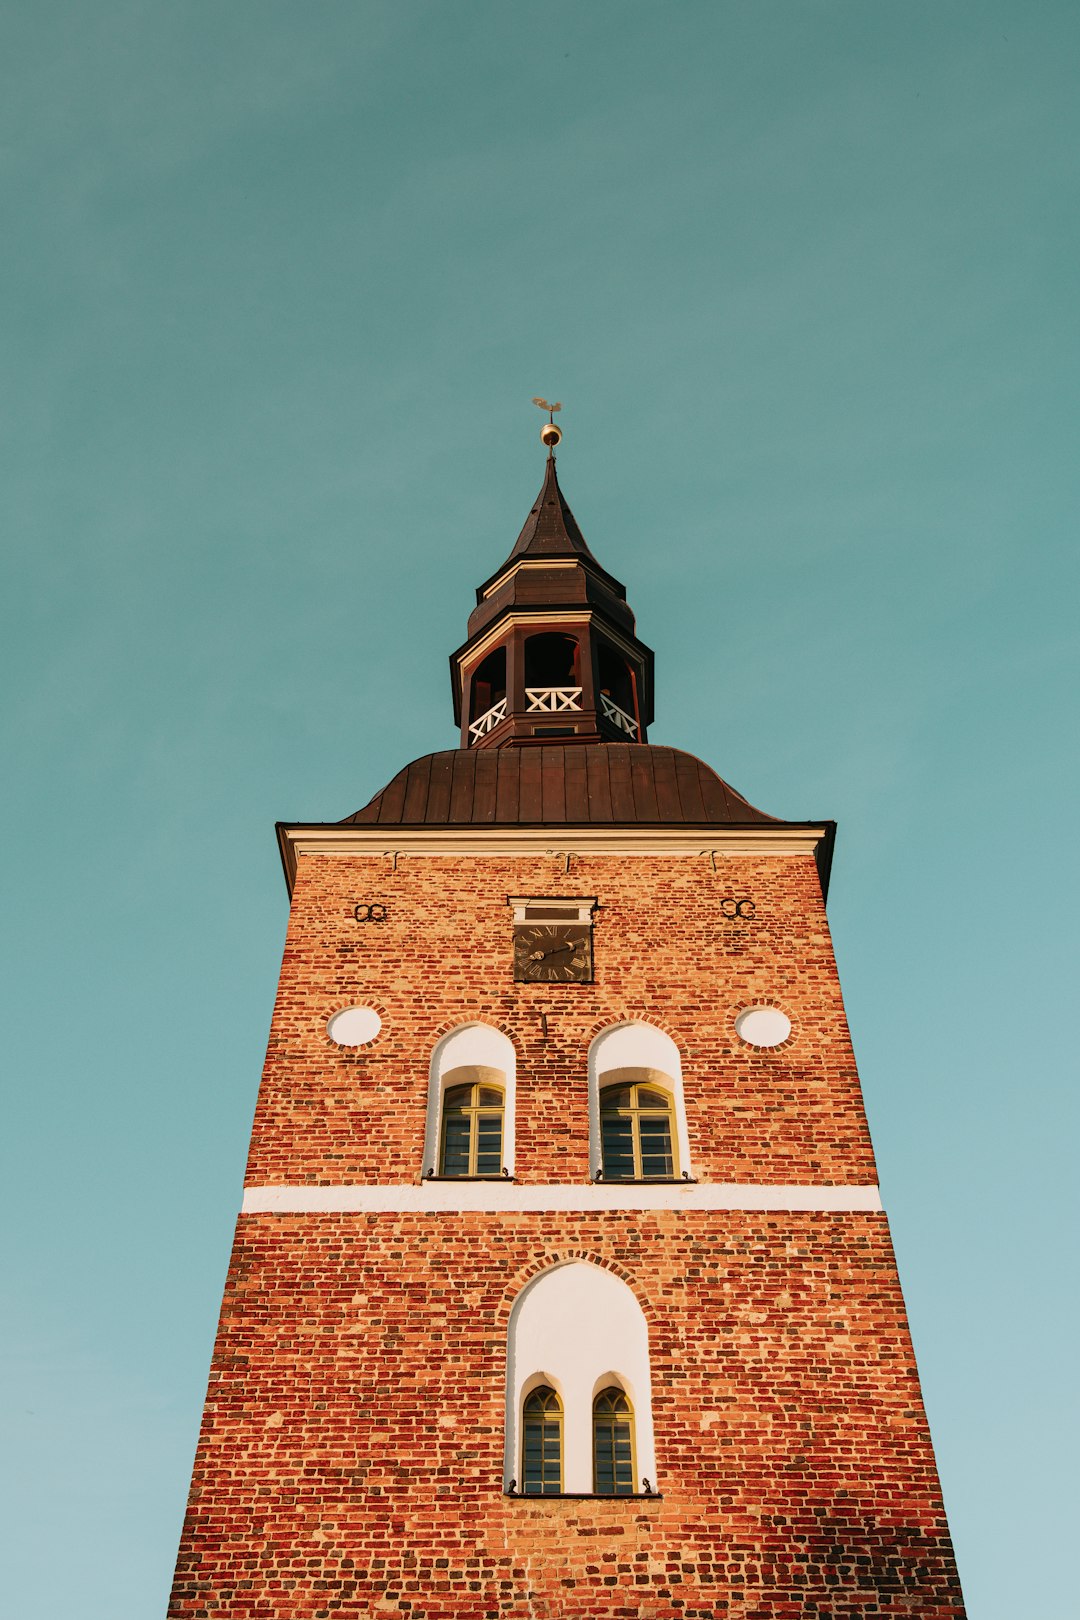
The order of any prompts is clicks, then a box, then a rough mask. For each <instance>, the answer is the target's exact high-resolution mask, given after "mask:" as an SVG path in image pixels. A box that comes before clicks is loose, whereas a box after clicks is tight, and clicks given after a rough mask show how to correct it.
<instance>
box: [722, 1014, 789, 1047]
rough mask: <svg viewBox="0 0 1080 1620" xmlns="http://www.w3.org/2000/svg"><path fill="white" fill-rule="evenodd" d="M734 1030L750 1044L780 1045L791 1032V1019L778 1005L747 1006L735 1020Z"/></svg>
mask: <svg viewBox="0 0 1080 1620" xmlns="http://www.w3.org/2000/svg"><path fill="white" fill-rule="evenodd" d="M735 1032H736V1034H737V1035H740V1036H741V1037H742V1039H743V1040H744V1041H746V1042H747V1043H748V1044H749V1045H750V1046H780V1045H781V1044H782V1043H783V1042H784V1041H786V1040H787V1038H788V1036H789V1035H790V1034H791V1019H790V1018H789V1017H788V1015H787V1013H782V1012H781V1011H780V1009H779V1007H747V1009H746V1011H745V1012H741V1013H740V1014H739V1016H738V1018H736V1020H735Z"/></svg>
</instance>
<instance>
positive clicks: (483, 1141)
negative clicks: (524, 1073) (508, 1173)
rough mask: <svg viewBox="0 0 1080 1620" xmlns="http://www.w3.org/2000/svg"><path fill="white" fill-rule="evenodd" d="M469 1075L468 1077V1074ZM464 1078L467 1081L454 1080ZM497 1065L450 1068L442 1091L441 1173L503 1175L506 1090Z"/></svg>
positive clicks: (445, 1174)
mask: <svg viewBox="0 0 1080 1620" xmlns="http://www.w3.org/2000/svg"><path fill="white" fill-rule="evenodd" d="M466 1076H467V1078H466ZM462 1079H464V1080H465V1083H464V1084H463V1085H461V1084H455V1082H457V1081H460V1080H462ZM501 1079H502V1075H501V1074H500V1072H499V1070H498V1069H487V1068H483V1067H481V1066H480V1065H475V1066H473V1067H472V1068H469V1069H451V1070H450V1071H449V1073H448V1074H447V1075H446V1082H447V1085H446V1090H445V1091H444V1093H443V1119H442V1142H441V1150H440V1153H439V1174H440V1176H500V1175H502V1167H503V1152H502V1145H503V1091H502V1086H501V1085H500V1084H499V1081H500V1080H501Z"/></svg>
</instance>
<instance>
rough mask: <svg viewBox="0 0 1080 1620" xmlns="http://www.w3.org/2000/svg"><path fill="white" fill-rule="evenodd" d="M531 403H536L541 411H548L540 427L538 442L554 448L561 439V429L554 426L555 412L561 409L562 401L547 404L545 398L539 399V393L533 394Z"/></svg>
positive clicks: (550, 448)
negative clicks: (546, 417) (545, 419)
mask: <svg viewBox="0 0 1080 1620" xmlns="http://www.w3.org/2000/svg"><path fill="white" fill-rule="evenodd" d="M533 404H534V405H538V406H539V407H540V409H541V410H542V411H547V413H548V419H547V421H546V422H545V423H544V425H543V427H542V428H541V429H540V442H541V444H546V445H547V447H548V449H549V450H554V448H555V446H556V445H557V444H558V443H559V442H560V440H561V439H562V429H561V428H558V427H556V426H555V412H556V411H561V410H562V401H561V400H556V401H555V403H554V405H549V404H548V402H547V400H546V399H541V398H540V397H539V395H537V394H534V395H533Z"/></svg>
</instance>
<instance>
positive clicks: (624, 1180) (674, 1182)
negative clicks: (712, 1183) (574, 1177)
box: [592, 1176, 698, 1187]
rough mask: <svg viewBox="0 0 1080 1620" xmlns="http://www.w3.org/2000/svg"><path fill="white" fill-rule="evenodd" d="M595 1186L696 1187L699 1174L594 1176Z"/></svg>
mask: <svg viewBox="0 0 1080 1620" xmlns="http://www.w3.org/2000/svg"><path fill="white" fill-rule="evenodd" d="M592 1180H593V1186H594V1187H696V1186H697V1184H698V1178H697V1176H593V1178H592Z"/></svg>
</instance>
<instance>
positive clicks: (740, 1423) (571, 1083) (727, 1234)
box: [169, 424, 963, 1620]
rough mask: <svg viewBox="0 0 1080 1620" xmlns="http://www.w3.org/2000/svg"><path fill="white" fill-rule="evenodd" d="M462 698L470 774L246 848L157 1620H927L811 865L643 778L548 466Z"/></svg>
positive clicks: (725, 803) (676, 768)
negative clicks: (250, 1058)
mask: <svg viewBox="0 0 1080 1620" xmlns="http://www.w3.org/2000/svg"><path fill="white" fill-rule="evenodd" d="M544 433H545V442H547V443H551V442H552V441H553V440H554V441H555V442H557V440H558V430H557V428H554V426H553V425H552V424H548V425H546V426H545V430H544ZM451 669H452V677H453V691H454V704H455V711H456V714H457V718H458V720H459V723H460V727H461V737H460V747H458V748H455V749H450V750H448V751H446V752H443V753H437V754H430V755H428V756H426V757H425V758H423V759H419V760H415V761H413V763H412V764H410V765H407V766H406V767H405V768H404V769H403V770H402V771H400V772H399V773H398V775H397V776H395V777H394V779H393V781H391V782H390V783H389V784H388V786H386V787H385V788H384V789H383V790H382V791H381V792H380V793H377V794H376V795H375V797H374V798H373V799H372V800H371V802H370V804H368V805H366V806H365V808H364V809H362V810H359V811H357V812H356V814H355V815H351V816H349V817H348V818H347V819H346V820H344V821H341V822H331V823H325V822H314V823H303V824H299V825H294V824H287V825H283V826H281V827H280V828H279V837H280V844H281V853H282V857H283V861H284V866H285V873H286V878H287V881H288V885H289V890H290V894H291V899H292V905H291V913H290V918H289V926H288V935H287V939H286V944H285V953H284V962H283V965H282V970H281V981H280V986H279V990H278V996H277V1002H276V1005H275V1009H274V1017H273V1023H272V1028H271V1033H270V1042H269V1049H268V1052H267V1057H266V1066H265V1070H264V1073H263V1079H262V1086H261V1090H260V1093H259V1100H258V1106H257V1111H256V1115H255V1123H254V1129H253V1134H252V1142H251V1152H250V1157H249V1161H248V1167H247V1175H246V1182H245V1191H244V1199H243V1209H242V1213H241V1215H240V1217H239V1221H238V1225H237V1231H236V1238H235V1244H234V1248H233V1254H232V1262H231V1265H230V1270H229V1277H228V1283H227V1287H226V1292H225V1300H224V1305H223V1309H222V1315H221V1324H220V1329H219V1333H218V1339H217V1344H216V1347H215V1351H214V1359H213V1366H212V1370H211V1375H210V1386H209V1393H208V1396H207V1401H206V1409H205V1414H204V1419H203V1425H202V1431H201V1435H200V1440H199V1447H198V1454H197V1457H196V1462H195V1472H194V1480H193V1484H192V1489H191V1498H190V1504H189V1509H188V1514H187V1518H186V1522H185V1527H184V1533H183V1541H182V1546H181V1551H180V1558H179V1563H178V1568H177V1576H176V1584H175V1587H174V1591H173V1597H172V1603H171V1607H170V1610H169V1613H170V1615H171V1616H172V1617H173V1620H195V1617H204V1616H205V1617H211V1620H226V1617H228V1620H241V1617H242V1620H255V1617H262V1616H268V1617H272V1620H320V1617H325V1620H330V1617H336V1616H341V1617H348V1620H353V1617H360V1616H404V1617H407V1620H450V1617H453V1620H557V1617H558V1620H562V1617H577V1620H592V1617H597V1620H598V1617H601V1616H604V1617H607V1616H624V1617H635V1620H637V1617H640V1620H645V1617H648V1620H676V1617H678V1620H695V1617H696V1620H714V1617H717V1616H723V1617H733V1620H796V1617H803V1616H817V1617H820V1620H826V1617H828V1620H846V1617H852V1620H856V1617H858V1620H863V1617H866V1620H869V1617H884V1616H890V1617H897V1616H918V1617H919V1620H959V1617H961V1616H962V1615H963V1604H962V1599H961V1595H960V1588H959V1584H958V1581H957V1576H956V1569H955V1564H954V1560H953V1554H952V1548H951V1544H950V1539H949V1532H948V1527H947V1525H946V1521H945V1515H944V1510H943V1507H942V1500H941V1493H940V1488H939V1485H938V1480H937V1473H936V1469H935V1465H934V1457H933V1452H932V1449H931V1443H930V1435H929V1432H928V1428H927V1422H926V1416H925V1413H924V1411H923V1406H922V1401H921V1398H920V1393H919V1382H918V1376H917V1373H916V1369H915V1363H914V1359H913V1356H912V1349H911V1343H910V1339H909V1335H908V1328H907V1323H906V1319H905V1314H904V1305H903V1300H902V1297H901V1293H900V1285H899V1281H898V1278H897V1272H896V1264H895V1260H894V1258H893V1252H892V1247H891V1244H890V1240H889V1232H888V1227H887V1224H886V1219H885V1216H884V1214H883V1213H882V1210H881V1205H880V1202H879V1198H878V1193H877V1188H876V1185H875V1173H874V1160H873V1153H872V1149H871V1145H870V1138H869V1135H868V1133H867V1126H866V1120H865V1117H864V1112H863V1105H862V1099H861V1094H860V1088H859V1080H858V1076H857V1073H856V1068H855V1059H854V1056H853V1054H852V1049H851V1042H850V1038H849V1035H848V1029H847V1024H846V1021H845V1017H844V1009H843V1003H842V1001H841V995H840V986H839V983H838V980H837V974H836V967H835V963H834V960H833V952H832V947H831V944H830V939H829V930H828V925H827V922H826V917H825V903H824V902H825V889H826V885H827V880H828V873H829V862H830V856H831V852H832V842H833V831H834V828H833V825H832V823H830V822H828V821H797V822H796V821H784V820H779V819H777V818H776V817H774V816H770V815H766V814H764V813H763V812H762V811H760V810H756V809H754V807H753V806H752V805H750V804H748V803H747V801H746V800H745V799H743V798H741V797H740V795H739V794H738V793H736V792H735V791H734V789H732V788H731V787H729V786H728V785H727V784H726V783H725V782H724V781H722V780H721V778H720V777H719V776H717V775H716V774H715V772H714V771H712V770H711V769H710V768H709V767H708V766H707V765H705V764H703V763H702V762H701V761H700V760H698V759H695V758H694V757H692V756H691V755H689V754H685V753H681V752H679V751H678V750H676V749H673V748H666V747H663V746H659V745H656V744H653V743H650V742H649V741H648V740H647V728H648V725H649V723H650V721H651V719H652V682H653V669H652V654H651V653H650V651H649V649H648V648H647V647H646V646H645V645H644V644H643V643H642V642H641V641H639V640H638V638H637V634H636V631H635V622H634V616H633V614H632V613H631V611H630V608H629V607H628V605H627V602H626V593H625V591H624V589H623V587H622V586H621V585H620V584H619V582H618V580H616V579H615V578H613V576H612V575H610V574H609V573H607V572H606V571H605V569H603V568H602V567H601V566H600V564H599V563H598V562H597V561H596V560H595V558H594V557H593V555H592V553H591V551H590V550H589V547H588V546H587V544H586V542H585V540H584V538H583V536H582V533H581V530H580V529H579V528H578V525H577V523H576V522H575V520H574V517H573V515H572V513H571V511H570V509H569V507H568V506H567V503H566V500H565V498H564V496H563V494H562V492H561V490H560V488H559V484H558V481H557V478H556V471H555V460H554V456H553V454H552V455H549V459H548V462H547V468H546V473H545V477H544V483H543V488H542V489H541V491H540V495H539V496H538V498H537V501H536V504H535V505H534V506H533V508H532V511H531V512H530V513H529V516H528V518H527V520H526V523H525V527H524V528H523V529H522V531H521V535H520V537H519V538H518V541H517V543H516V545H515V546H514V548H513V550H512V551H511V553H510V555H509V557H508V558H507V560H506V562H505V563H504V564H503V566H502V567H501V568H500V569H498V570H497V572H496V573H494V574H493V575H492V576H491V578H490V579H489V580H488V581H487V582H486V583H485V584H484V585H482V586H481V587H480V589H479V590H478V592H477V605H476V607H475V609H474V611H473V613H472V616H471V618H470V620H469V625H468V638H467V640H466V641H465V642H464V644H463V645H462V646H461V648H460V649H459V650H458V651H457V652H456V653H455V654H454V655H453V657H452V659H451Z"/></svg>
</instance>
